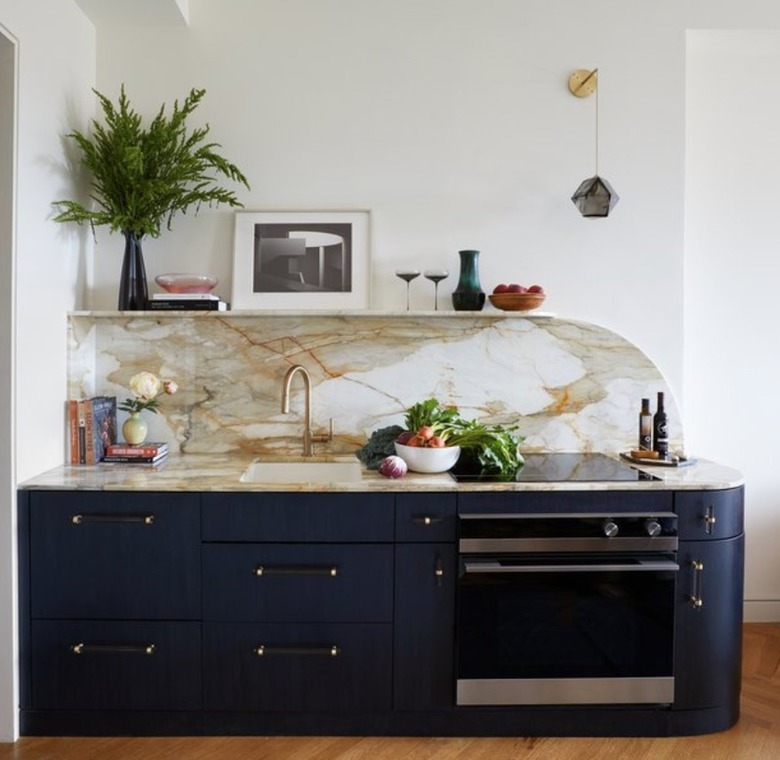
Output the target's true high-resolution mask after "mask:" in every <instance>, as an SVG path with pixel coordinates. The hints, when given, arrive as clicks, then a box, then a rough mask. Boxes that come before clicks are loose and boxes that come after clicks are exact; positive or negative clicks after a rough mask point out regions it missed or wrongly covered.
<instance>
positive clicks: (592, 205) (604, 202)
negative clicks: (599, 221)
mask: <svg viewBox="0 0 780 760" xmlns="http://www.w3.org/2000/svg"><path fill="white" fill-rule="evenodd" d="M598 72H599V70H598V69H593V71H588V70H587V69H577V71H575V72H574V73H573V74H572V75H571V76H570V77H569V91H570V92H571V94H572V95H574V96H575V97H578V98H586V97H588V96H589V95H592V94H593V93H594V92H595V93H596V174H595V175H594V176H593V177H588V179H586V180H583V181H582V182H581V183H580V186H579V187H578V188H577V189H576V190H575V191H574V195H572V197H571V199H572V201H573V203H574V205H575V206H576V207H577V208H578V209H579V212H580V214H582V215H583V216H586V217H590V218H598V217H604V216H609V212H610V211H612V209H613V208H614V207H615V204H616V203H617V202H618V201H619V200H620V196H618V194H617V193H616V192H615V190H614V188H613V187H612V185H610V184H609V182H607V180H605V179H604V177H600V176H599V91H598V85H599V80H598Z"/></svg>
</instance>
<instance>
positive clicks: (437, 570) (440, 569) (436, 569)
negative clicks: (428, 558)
mask: <svg viewBox="0 0 780 760" xmlns="http://www.w3.org/2000/svg"><path fill="white" fill-rule="evenodd" d="M433 577H434V578H435V580H436V585H437V586H441V582H442V579H443V578H444V565H442V561H441V557H436V562H435V563H434V565H433Z"/></svg>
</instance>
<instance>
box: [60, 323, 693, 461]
mask: <svg viewBox="0 0 780 760" xmlns="http://www.w3.org/2000/svg"><path fill="white" fill-rule="evenodd" d="M68 330H69V336H68V337H69V378H68V393H69V396H70V398H80V397H86V396H92V395H97V394H102V395H116V396H117V398H118V399H120V400H122V399H124V398H126V397H127V396H129V395H130V394H129V391H128V381H129V379H130V377H131V376H132V375H134V374H135V373H137V372H140V371H141V370H148V371H150V372H154V373H155V374H157V375H159V376H161V377H164V378H171V379H174V380H175V381H176V382H177V383H178V385H179V391H178V392H177V393H176V394H175V395H173V396H165V397H163V398H162V399H161V402H160V407H159V412H160V413H159V414H156V415H155V414H150V413H145V414H146V417H147V420H148V422H149V436H148V438H149V440H164V441H168V442H169V443H170V444H172V446H173V448H174V449H177V450H179V451H181V452H187V453H207V452H231V451H242V452H250V453H251V452H257V453H274V452H280V451H284V452H296V453H298V452H299V450H300V446H301V432H302V429H303V425H302V421H303V408H304V391H303V383H302V381H301V378H300V377H297V378H295V379H294V381H293V391H292V395H291V413H290V414H282V413H281V388H282V378H283V377H284V374H285V372H286V371H287V369H288V368H289V367H290V366H292V365H293V364H302V365H303V366H304V367H306V369H307V370H308V371H309V373H310V375H311V378H312V386H313V404H312V427H313V428H314V429H315V431H317V432H318V431H320V430H323V429H326V428H327V427H328V421H329V419H330V418H332V419H333V428H334V439H333V442H332V443H330V444H319V445H318V446H317V447H316V448H317V451H319V452H320V453H325V452H334V453H346V452H352V451H354V450H355V449H356V448H357V447H359V446H361V445H362V444H363V443H364V442H365V440H366V438H367V437H368V436H369V435H370V434H371V432H372V431H374V430H376V429H377V428H381V427H384V426H386V425H391V424H400V423H401V422H402V419H403V413H404V409H405V408H406V407H407V406H409V405H411V404H413V403H416V402H417V401H421V400H423V399H426V398H429V397H430V396H436V397H437V398H438V399H440V400H441V401H442V402H443V403H454V404H457V406H458V407H459V408H460V410H461V413H462V414H463V416H465V417H468V418H477V419H479V420H481V421H483V422H487V423H501V424H516V425H518V426H519V432H520V433H521V434H522V435H523V436H524V437H525V441H524V442H523V444H522V450H524V451H528V452H530V451H604V452H607V453H615V452H618V451H621V450H626V449H629V448H634V447H635V446H636V438H637V418H638V413H639V407H640V399H641V398H642V397H645V398H650V399H651V407H652V408H653V409H654V408H655V398H656V393H657V391H665V392H666V394H667V411H668V414H669V419H670V439H671V447H672V449H673V450H674V449H676V448H681V447H682V433H681V429H680V426H679V414H678V412H677V408H676V405H675V403H674V399H673V398H672V397H671V394H670V391H669V388H668V387H667V384H666V382H665V380H664V379H663V377H662V376H661V374H660V373H659V371H658V369H657V368H656V367H655V365H654V364H653V363H652V362H651V361H650V360H649V359H648V358H647V356H645V355H644V354H643V353H642V351H640V350H639V349H638V348H637V347H636V346H634V345H632V344H631V343H629V342H628V341H627V340H625V339H624V338H622V337H620V336H619V335H616V334H615V333H613V332H611V331H609V330H606V329H604V328H602V327H599V326H597V325H593V324H588V323H584V322H577V321H572V320H566V319H558V318H554V317H545V316H527V317H519V316H512V315H504V314H497V313H490V312H480V313H468V312H450V313H446V312H441V313H440V312H431V313H406V312H401V313H385V312H371V311H369V312H327V313H325V312H297V313H292V312H226V313H220V314H215V313H213V312H212V313H202V314H188V315H183V314H170V315H165V316H162V315H160V314H157V313H155V314H151V313H148V312H146V313H127V312H125V313H117V312H111V313H100V312H95V313H76V314H72V315H71V316H70V317H69V320H68ZM122 417H123V413H121V412H120V424H121V421H122Z"/></svg>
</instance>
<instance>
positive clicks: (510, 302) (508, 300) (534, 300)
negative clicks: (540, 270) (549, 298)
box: [488, 293, 545, 311]
mask: <svg viewBox="0 0 780 760" xmlns="http://www.w3.org/2000/svg"><path fill="white" fill-rule="evenodd" d="M488 297H489V298H490V303H492V304H493V306H495V307H496V308H497V309H501V310H502V311H531V309H538V308H539V307H540V306H541V305H542V304H543V303H544V299H545V294H544V293H493V294H492V295H490V296H488Z"/></svg>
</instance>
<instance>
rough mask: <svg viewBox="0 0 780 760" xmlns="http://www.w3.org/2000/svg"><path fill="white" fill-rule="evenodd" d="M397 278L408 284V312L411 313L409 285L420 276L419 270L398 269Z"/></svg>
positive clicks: (396, 271)
mask: <svg viewBox="0 0 780 760" xmlns="http://www.w3.org/2000/svg"><path fill="white" fill-rule="evenodd" d="M395 276H396V277H400V278H401V279H402V280H404V281H405V282H406V310H407V311H409V283H410V282H411V281H412V280H413V279H415V277H419V276H420V271H419V270H418V269H396V270H395Z"/></svg>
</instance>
